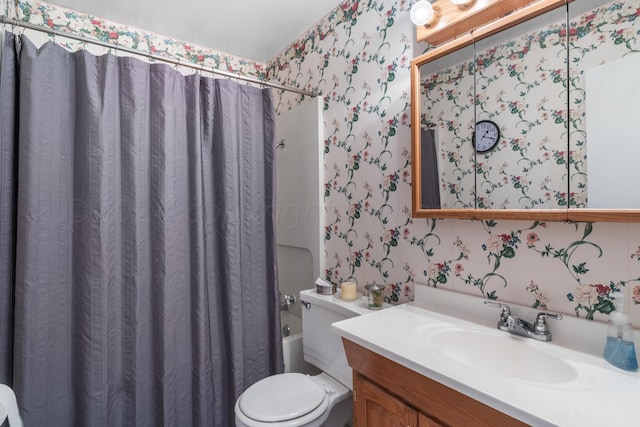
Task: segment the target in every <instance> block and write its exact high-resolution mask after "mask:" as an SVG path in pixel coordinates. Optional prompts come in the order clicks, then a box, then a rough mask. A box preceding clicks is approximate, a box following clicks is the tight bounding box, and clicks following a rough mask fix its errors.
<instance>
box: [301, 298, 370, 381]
mask: <svg viewBox="0 0 640 427" xmlns="http://www.w3.org/2000/svg"><path fill="white" fill-rule="evenodd" d="M300 300H301V303H302V345H303V349H304V360H305V361H307V362H308V363H311V364H312V365H314V366H316V367H317V368H319V369H321V370H322V371H324V372H325V373H327V374H329V375H330V376H331V377H333V378H335V379H336V380H338V381H340V382H341V383H342V384H344V385H345V386H347V387H348V388H349V389H350V390H352V389H353V378H352V373H351V368H350V367H349V364H348V363H347V356H346V354H345V352H344V347H343V345H342V339H341V338H340V336H338V335H337V334H335V333H334V332H332V331H331V324H332V323H334V322H338V321H340V320H344V319H349V318H351V317H355V316H359V315H361V314H365V313H367V312H368V311H369V310H368V309H367V306H366V302H365V301H364V300H363V299H362V298H358V299H356V300H355V301H351V302H346V301H342V300H340V299H339V298H338V296H337V295H320V294H318V293H316V291H315V289H309V290H305V291H301V292H300Z"/></svg>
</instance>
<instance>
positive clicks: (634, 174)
mask: <svg viewBox="0 0 640 427" xmlns="http://www.w3.org/2000/svg"><path fill="white" fill-rule="evenodd" d="M639 7H640V4H639V2H638V1H637V0H627V1H615V2H611V1H603V0H583V1H579V2H574V3H571V4H570V5H569V16H570V32H569V34H570V38H569V43H570V49H569V53H570V57H569V63H570V65H571V72H570V76H571V79H570V90H571V95H570V102H571V127H570V129H571V136H570V150H571V151H570V152H571V162H570V170H569V171H570V181H571V191H572V192H573V193H575V194H576V197H575V199H576V207H582V208H584V207H588V208H635V209H637V208H639V207H640V192H639V191H638V190H637V183H638V182H640V169H639V168H638V166H637V160H638V159H639V158H640V141H639V140H638V131H637V127H638V125H637V122H638V120H639V118H640V103H639V102H638V100H639V99H640V79H638V70H640V45H639V43H640V40H637V35H638V33H640V19H638V10H639V9H638V8H639ZM587 158H588V167H587ZM587 171H588V174H587Z"/></svg>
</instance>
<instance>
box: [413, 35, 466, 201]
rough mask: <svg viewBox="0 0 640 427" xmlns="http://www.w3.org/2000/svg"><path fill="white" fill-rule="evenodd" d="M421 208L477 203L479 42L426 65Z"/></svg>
mask: <svg viewBox="0 0 640 427" xmlns="http://www.w3.org/2000/svg"><path fill="white" fill-rule="evenodd" d="M420 82H421V84H420V108H421V109H420V111H421V113H420V125H421V139H420V141H421V150H420V152H421V153H420V154H421V159H420V161H421V165H422V167H421V181H422V186H421V190H422V197H421V208H423V209H433V208H443V209H456V208H474V207H475V200H474V199H475V158H474V150H473V145H472V142H471V133H472V132H473V124H474V112H473V94H474V87H473V47H472V46H469V47H466V48H463V49H461V50H458V51H456V52H454V53H451V54H449V55H447V56H445V57H443V58H440V59H437V60H435V61H431V62H429V63H427V64H425V65H423V66H422V67H420Z"/></svg>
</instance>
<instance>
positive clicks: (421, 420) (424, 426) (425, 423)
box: [418, 413, 471, 427]
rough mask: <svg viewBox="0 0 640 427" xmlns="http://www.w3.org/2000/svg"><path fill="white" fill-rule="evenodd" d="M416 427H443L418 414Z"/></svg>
mask: <svg viewBox="0 0 640 427" xmlns="http://www.w3.org/2000/svg"><path fill="white" fill-rule="evenodd" d="M470 425H471V424H470ZM418 427H443V425H442V424H440V423H439V422H437V421H434V420H432V419H431V418H429V417H427V416H426V415H424V414H422V413H419V414H418Z"/></svg>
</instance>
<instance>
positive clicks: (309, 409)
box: [237, 373, 329, 427]
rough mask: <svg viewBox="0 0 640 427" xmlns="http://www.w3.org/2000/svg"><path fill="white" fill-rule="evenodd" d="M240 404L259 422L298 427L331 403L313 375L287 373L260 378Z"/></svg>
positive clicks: (249, 417) (246, 414)
mask: <svg viewBox="0 0 640 427" xmlns="http://www.w3.org/2000/svg"><path fill="white" fill-rule="evenodd" d="M237 406H238V409H239V410H240V412H241V414H242V415H244V416H245V417H247V418H248V419H250V420H252V422H253V423H256V424H257V425H260V424H261V423H269V425H270V426H274V427H275V426H296V425H302V424H305V423H308V422H310V421H313V420H314V419H316V418H318V417H320V416H321V415H322V414H323V413H324V412H325V411H326V410H327V408H328V406H329V396H327V392H326V390H325V389H324V388H323V387H322V386H321V385H320V384H318V383H317V382H316V381H314V380H313V379H312V377H309V376H307V375H304V374H299V373H287V374H280V375H274V376H271V377H267V378H264V379H262V380H260V381H258V382H257V383H255V384H254V385H252V386H251V387H249V388H248V389H247V390H246V391H245V392H244V393H243V394H242V395H241V396H240V398H239V399H238V402H237Z"/></svg>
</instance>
